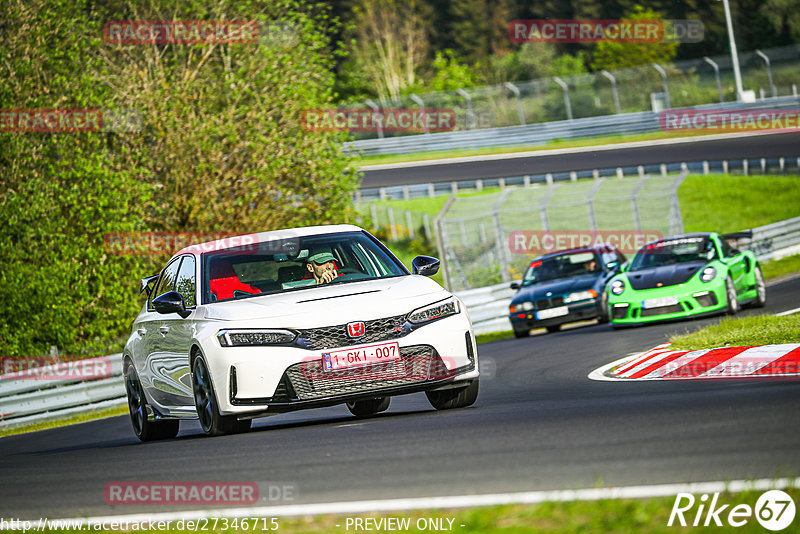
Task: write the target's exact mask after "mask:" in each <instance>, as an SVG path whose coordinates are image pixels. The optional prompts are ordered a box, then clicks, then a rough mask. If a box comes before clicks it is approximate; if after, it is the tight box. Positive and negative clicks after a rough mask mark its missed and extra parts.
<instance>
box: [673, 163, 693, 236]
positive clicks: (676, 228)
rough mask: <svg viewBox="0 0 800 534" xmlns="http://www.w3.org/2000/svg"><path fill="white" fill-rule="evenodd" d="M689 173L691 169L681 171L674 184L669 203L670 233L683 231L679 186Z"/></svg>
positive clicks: (674, 233) (675, 233)
mask: <svg viewBox="0 0 800 534" xmlns="http://www.w3.org/2000/svg"><path fill="white" fill-rule="evenodd" d="M688 175H689V171H687V170H684V171H683V172H681V173H680V174H679V175H678V177H677V178H675V182H673V184H672V191H671V192H670V203H669V233H670V235H677V234H682V233H683V218H682V217H681V205H680V203H679V202H678V188H679V187H680V186H681V184H682V183H683V181H684V180H685V179H686V177H687V176H688Z"/></svg>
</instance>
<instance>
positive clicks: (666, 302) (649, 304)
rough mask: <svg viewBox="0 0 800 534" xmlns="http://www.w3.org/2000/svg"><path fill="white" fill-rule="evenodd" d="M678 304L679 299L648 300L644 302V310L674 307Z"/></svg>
mask: <svg viewBox="0 0 800 534" xmlns="http://www.w3.org/2000/svg"><path fill="white" fill-rule="evenodd" d="M677 303H678V297H661V298H657V299H647V300H643V301H642V308H644V309H647V308H663V307H664V306H674V305H675V304H677Z"/></svg>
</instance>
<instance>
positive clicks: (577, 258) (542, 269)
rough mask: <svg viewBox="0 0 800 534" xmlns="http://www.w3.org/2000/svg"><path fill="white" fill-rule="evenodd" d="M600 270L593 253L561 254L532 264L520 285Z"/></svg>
mask: <svg viewBox="0 0 800 534" xmlns="http://www.w3.org/2000/svg"><path fill="white" fill-rule="evenodd" d="M601 270H602V268H601V267H600V262H599V260H598V258H597V255H596V254H595V253H593V252H578V253H572V254H561V255H559V256H551V257H549V258H544V259H541V260H536V261H534V262H532V263H531V264H530V266H528V270H527V271H525V276H523V277H522V285H523V286H529V285H531V284H535V283H537V282H544V281H546V280H555V279H557V278H569V277H572V276H580V275H584V274H591V273H599V272H600V271H601Z"/></svg>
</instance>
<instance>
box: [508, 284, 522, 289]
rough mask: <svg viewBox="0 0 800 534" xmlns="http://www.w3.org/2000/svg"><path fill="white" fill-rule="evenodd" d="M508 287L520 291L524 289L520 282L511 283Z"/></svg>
mask: <svg viewBox="0 0 800 534" xmlns="http://www.w3.org/2000/svg"><path fill="white" fill-rule="evenodd" d="M508 287H510V288H511V289H519V288H521V287H522V284H520V283H519V282H511V283H510V284H509V285H508Z"/></svg>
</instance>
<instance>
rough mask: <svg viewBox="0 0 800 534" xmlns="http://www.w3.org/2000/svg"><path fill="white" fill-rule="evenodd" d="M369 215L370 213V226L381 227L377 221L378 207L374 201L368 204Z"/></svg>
mask: <svg viewBox="0 0 800 534" xmlns="http://www.w3.org/2000/svg"><path fill="white" fill-rule="evenodd" d="M369 212H370V215H372V227H373V228H375V229H378V228H380V227H381V225H380V223H379V222H378V208H377V206H375V203H372V204H370V206H369Z"/></svg>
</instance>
